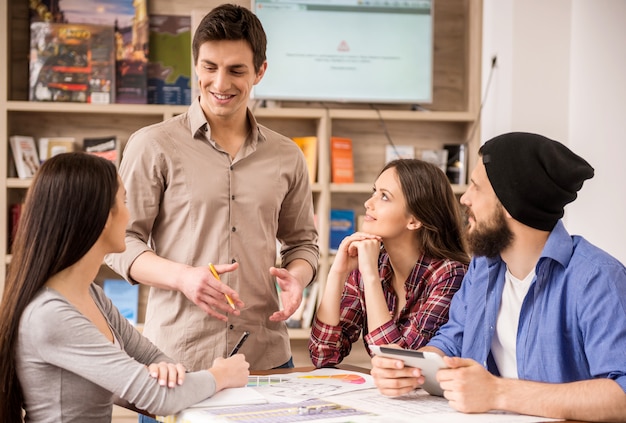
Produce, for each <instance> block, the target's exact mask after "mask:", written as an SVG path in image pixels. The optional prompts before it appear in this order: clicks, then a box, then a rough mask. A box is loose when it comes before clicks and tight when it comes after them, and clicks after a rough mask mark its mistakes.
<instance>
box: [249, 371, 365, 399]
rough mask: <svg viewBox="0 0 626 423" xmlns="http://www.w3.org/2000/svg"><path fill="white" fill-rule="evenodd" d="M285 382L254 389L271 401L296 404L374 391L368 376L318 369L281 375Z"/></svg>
mask: <svg viewBox="0 0 626 423" xmlns="http://www.w3.org/2000/svg"><path fill="white" fill-rule="evenodd" d="M270 377H280V378H281V380H282V382H280V383H272V384H268V385H265V386H259V387H258V388H253V389H255V390H256V391H257V392H259V393H260V394H262V395H263V396H264V397H265V398H266V399H267V400H268V401H269V402H291V403H296V402H300V401H305V400H307V399H313V398H319V397H321V396H328V395H330V394H332V395H337V394H342V393H345V392H352V391H359V390H363V389H370V388H374V386H375V385H374V380H373V379H372V377H371V376H370V375H368V374H364V373H358V372H351V371H348V370H339V369H317V370H313V371H312V372H296V373H287V374H281V375H274V376H272V375H270Z"/></svg>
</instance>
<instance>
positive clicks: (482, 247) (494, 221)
mask: <svg viewBox="0 0 626 423" xmlns="http://www.w3.org/2000/svg"><path fill="white" fill-rule="evenodd" d="M466 212H467V214H468V215H471V214H472V213H471V211H470V210H469V209H467V210H466ZM472 217H474V228H473V229H471V230H470V229H469V228H468V232H467V243H468V246H469V249H470V251H471V252H472V254H473V255H474V256H484V257H496V256H498V255H500V253H501V252H502V251H503V250H504V249H505V248H507V247H508V246H509V245H511V243H512V242H513V232H511V230H510V229H509V227H508V226H507V224H506V217H505V215H504V209H503V207H502V206H501V205H500V206H498V208H497V209H496V210H495V212H494V214H493V215H492V216H491V218H490V219H489V220H488V221H486V222H480V223H479V222H477V221H476V217H475V216H472Z"/></svg>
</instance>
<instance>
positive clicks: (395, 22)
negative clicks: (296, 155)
mask: <svg viewBox="0 0 626 423" xmlns="http://www.w3.org/2000/svg"><path fill="white" fill-rule="evenodd" d="M432 1H433V0H402V1H389V0H252V10H253V11H254V13H256V15H257V17H258V18H259V20H260V21H261V23H262V24H263V28H264V29H265V32H266V34H267V62H268V67H267V72H266V73H265V76H264V77H263V79H262V80H261V82H260V83H259V84H258V85H257V86H256V87H255V89H254V91H253V97H254V98H257V99H266V100H294V101H337V102H363V103H411V104H417V103H430V102H432V73H433V65H432V62H433V9H432Z"/></svg>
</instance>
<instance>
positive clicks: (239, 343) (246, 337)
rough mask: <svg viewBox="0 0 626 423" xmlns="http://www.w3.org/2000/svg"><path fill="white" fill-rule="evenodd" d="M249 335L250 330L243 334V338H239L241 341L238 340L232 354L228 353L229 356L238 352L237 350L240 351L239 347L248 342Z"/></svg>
mask: <svg viewBox="0 0 626 423" xmlns="http://www.w3.org/2000/svg"><path fill="white" fill-rule="evenodd" d="M248 335H250V332H248V331H245V332H244V333H243V334H242V335H241V338H239V341H237V344H236V345H235V347H234V348H233V350H232V351H231V352H230V354H228V356H229V357H232V356H233V355H235V354H237V352H238V351H239V348H241V346H242V345H243V343H244V342H246V339H248Z"/></svg>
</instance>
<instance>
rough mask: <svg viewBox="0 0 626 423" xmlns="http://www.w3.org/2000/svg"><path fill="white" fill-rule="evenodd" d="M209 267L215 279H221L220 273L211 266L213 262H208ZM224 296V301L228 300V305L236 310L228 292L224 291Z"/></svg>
mask: <svg viewBox="0 0 626 423" xmlns="http://www.w3.org/2000/svg"><path fill="white" fill-rule="evenodd" d="M209 269H211V273H213V276H215V279H217V280H218V281H221V279H220V275H218V274H217V270H215V266H213V263H209ZM224 296H225V297H226V301H228V304H230V307H231V308H232V309H233V310H236V308H235V303H233V299H232V298H230V297H229V296H228V294H226V293H224Z"/></svg>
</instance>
